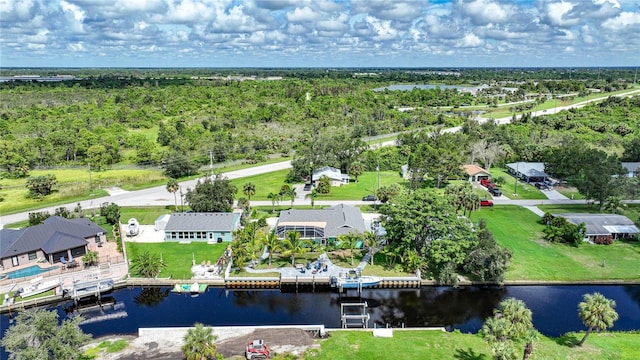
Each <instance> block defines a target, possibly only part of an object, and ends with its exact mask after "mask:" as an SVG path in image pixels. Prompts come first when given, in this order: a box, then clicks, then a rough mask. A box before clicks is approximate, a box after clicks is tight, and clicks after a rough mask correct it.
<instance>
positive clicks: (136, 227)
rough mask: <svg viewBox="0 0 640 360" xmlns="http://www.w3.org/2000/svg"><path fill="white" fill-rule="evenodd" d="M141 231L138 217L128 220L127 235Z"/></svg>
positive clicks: (133, 234) (134, 234)
mask: <svg viewBox="0 0 640 360" xmlns="http://www.w3.org/2000/svg"><path fill="white" fill-rule="evenodd" d="M139 232H140V224H139V223H138V219H136V218H131V219H129V221H128V222H127V236H136V235H138V233H139Z"/></svg>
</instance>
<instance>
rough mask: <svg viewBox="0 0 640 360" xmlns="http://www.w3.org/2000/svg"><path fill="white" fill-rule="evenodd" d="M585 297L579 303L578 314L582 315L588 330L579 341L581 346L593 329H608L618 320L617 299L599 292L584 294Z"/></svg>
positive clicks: (581, 317)
mask: <svg viewBox="0 0 640 360" xmlns="http://www.w3.org/2000/svg"><path fill="white" fill-rule="evenodd" d="M583 299H584V301H582V302H581V303H580V304H578V315H580V319H582V323H583V324H584V325H585V326H586V327H587V332H586V333H585V334H584V337H583V338H582V340H580V342H579V343H578V345H579V346H582V344H584V342H585V341H586V340H587V337H588V336H589V334H590V333H591V332H592V331H593V330H596V331H600V330H606V329H607V328H610V327H612V326H613V322H614V321H616V320H618V313H617V312H616V310H615V307H616V302H615V301H613V300H609V299H607V298H606V297H604V295H602V294H600V293H597V292H596V293H593V294H584V296H583Z"/></svg>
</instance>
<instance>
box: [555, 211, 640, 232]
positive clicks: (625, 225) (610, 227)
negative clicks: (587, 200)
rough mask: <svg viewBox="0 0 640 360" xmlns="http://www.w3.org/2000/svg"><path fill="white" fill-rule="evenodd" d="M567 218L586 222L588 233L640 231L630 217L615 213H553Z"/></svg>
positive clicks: (571, 221)
mask: <svg viewBox="0 0 640 360" xmlns="http://www.w3.org/2000/svg"><path fill="white" fill-rule="evenodd" d="M553 215H554V216H561V217H563V218H565V219H567V220H568V221H569V222H570V223H572V224H575V225H579V224H581V223H584V224H585V225H586V227H587V235H588V236H595V235H611V234H614V233H617V234H637V233H640V230H638V227H637V226H636V225H635V224H634V223H633V221H631V220H630V219H629V218H628V217H626V216H623V215H615V214H584V213H576V214H573V213H569V214H553Z"/></svg>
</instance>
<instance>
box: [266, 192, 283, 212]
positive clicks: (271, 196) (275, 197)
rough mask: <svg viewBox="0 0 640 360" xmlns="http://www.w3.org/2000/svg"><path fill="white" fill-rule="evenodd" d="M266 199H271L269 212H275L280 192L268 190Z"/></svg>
mask: <svg viewBox="0 0 640 360" xmlns="http://www.w3.org/2000/svg"><path fill="white" fill-rule="evenodd" d="M267 199H268V200H271V212H272V213H274V212H276V204H277V203H278V202H279V201H280V194H276V193H272V192H270V193H269V195H267Z"/></svg>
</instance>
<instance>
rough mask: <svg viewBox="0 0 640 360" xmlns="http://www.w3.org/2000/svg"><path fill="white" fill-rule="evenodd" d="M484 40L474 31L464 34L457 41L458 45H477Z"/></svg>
mask: <svg viewBox="0 0 640 360" xmlns="http://www.w3.org/2000/svg"><path fill="white" fill-rule="evenodd" d="M483 43H484V41H482V39H480V38H479V37H478V35H476V34H474V33H468V34H466V35H465V36H464V37H463V38H462V40H461V41H460V43H459V45H458V46H459V47H478V46H480V45H482V44H483Z"/></svg>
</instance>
